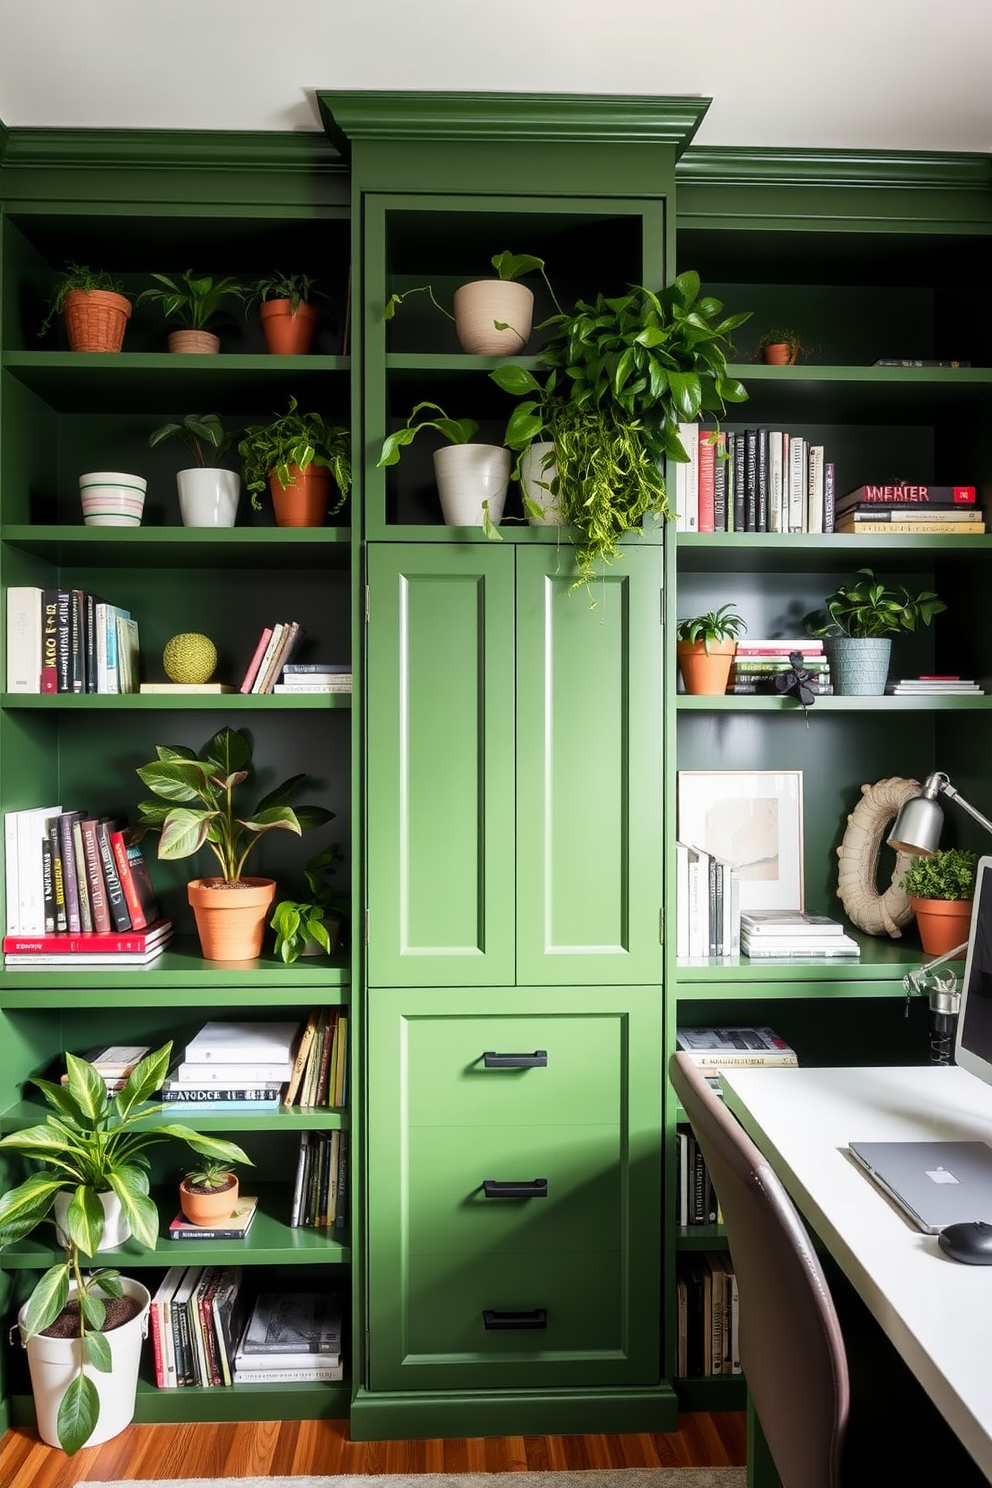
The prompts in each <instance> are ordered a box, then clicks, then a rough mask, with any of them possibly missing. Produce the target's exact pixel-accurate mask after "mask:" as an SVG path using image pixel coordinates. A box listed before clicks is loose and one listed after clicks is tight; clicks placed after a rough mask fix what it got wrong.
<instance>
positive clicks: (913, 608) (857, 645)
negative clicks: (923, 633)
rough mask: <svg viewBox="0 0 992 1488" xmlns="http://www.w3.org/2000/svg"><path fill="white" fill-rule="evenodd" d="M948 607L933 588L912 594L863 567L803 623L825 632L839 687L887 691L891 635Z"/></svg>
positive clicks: (860, 693) (862, 693) (857, 692)
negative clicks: (887, 582) (886, 582)
mask: <svg viewBox="0 0 992 1488" xmlns="http://www.w3.org/2000/svg"><path fill="white" fill-rule="evenodd" d="M946 609H947V606H946V605H945V604H944V602H943V600H941V599H939V598H938V597H937V595H936V594H935V593H934V592H933V590H930V589H921V590H920V592H919V593H918V594H912V593H911V592H910V591H909V590H908V589H907V588H906V587H905V585H903V584H895V585H891V586H890V585H886V584H885V583H883V581H882V580H881V579H879V578H876V576H875V574H874V573H873V571H872V570H871V569H870V568H859V569H858V576H857V578H856V579H854V580H852V581H851V582H850V583H847V584H841V585H840V586H839V587H838V588H837V589H835V590H834V592H833V593H832V594H828V595H827V598H826V599H825V600H824V608H823V609H819V610H813V611H811V612H810V613H809V614H808V615H806V616H805V617H804V621H803V623H804V625H805V626H806V628H807V630H808V631H809V633H810V635H813V636H822V637H823V641H824V651H825V653H826V656H827V659H828V661H829V663H830V681H831V683H832V684H833V689H834V692H835V693H837V694H839V695H843V696H847V697H875V696H880V695H881V694H882V693H884V691H885V680H886V677H887V676H888V670H889V656H890V653H891V650H892V637H893V636H894V635H897V634H899V632H900V631H912V630H915V629H916V627H917V626H918V625H929V624H930V622H931V620H932V619H933V617H934V615H939V614H940V612H941V610H946Z"/></svg>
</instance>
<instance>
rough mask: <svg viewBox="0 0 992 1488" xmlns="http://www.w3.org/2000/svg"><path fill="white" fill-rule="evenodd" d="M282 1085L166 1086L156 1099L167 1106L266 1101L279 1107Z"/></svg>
mask: <svg viewBox="0 0 992 1488" xmlns="http://www.w3.org/2000/svg"><path fill="white" fill-rule="evenodd" d="M281 1093H282V1085H275V1084H272V1083H270V1084H267V1085H218V1086H216V1087H215V1086H211V1087H210V1088H209V1089H205V1088H203V1087H201V1086H198V1085H169V1084H164V1085H163V1086H162V1089H161V1090H160V1091H159V1092H158V1095H157V1097H156V1099H158V1100H160V1101H162V1102H164V1103H165V1104H166V1105H169V1104H172V1103H176V1104H180V1105H182V1104H185V1105H192V1106H196V1105H200V1106H209V1105H212V1104H213V1103H214V1102H216V1101H264V1102H265V1104H266V1105H270V1104H271V1105H278V1104H279V1096H280V1094H281Z"/></svg>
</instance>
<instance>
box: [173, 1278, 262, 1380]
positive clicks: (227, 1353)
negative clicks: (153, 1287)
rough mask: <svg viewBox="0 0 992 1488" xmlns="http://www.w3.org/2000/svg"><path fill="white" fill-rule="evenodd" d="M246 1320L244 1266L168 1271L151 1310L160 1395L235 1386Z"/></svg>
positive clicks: (246, 1303) (246, 1304)
mask: <svg viewBox="0 0 992 1488" xmlns="http://www.w3.org/2000/svg"><path fill="white" fill-rule="evenodd" d="M247 1314H248V1301H247V1299H246V1297H245V1293H244V1288H243V1272H242V1268H241V1267H240V1266H170V1267H169V1269H168V1271H167V1272H166V1273H165V1276H164V1277H163V1279H162V1284H161V1286H160V1287H159V1288H158V1291H157V1292H156V1293H155V1294H154V1296H153V1297H152V1301H151V1307H150V1308H149V1321H150V1331H151V1335H152V1353H153V1355H154V1359H155V1383H156V1385H157V1386H158V1387H159V1389H160V1390H175V1389H180V1388H182V1387H183V1386H199V1387H200V1388H201V1389H204V1388H209V1387H211V1386H214V1385H231V1384H233V1383H234V1368H233V1362H234V1355H235V1351H236V1349H237V1346H238V1340H239V1339H240V1337H241V1334H242V1333H243V1331H244V1326H245V1321H246V1318H247Z"/></svg>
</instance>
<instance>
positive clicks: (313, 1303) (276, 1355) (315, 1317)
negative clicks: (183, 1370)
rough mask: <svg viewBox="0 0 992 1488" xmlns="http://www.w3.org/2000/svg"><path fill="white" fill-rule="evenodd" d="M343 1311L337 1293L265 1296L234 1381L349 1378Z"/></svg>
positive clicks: (245, 1340)
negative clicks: (343, 1344) (345, 1364)
mask: <svg viewBox="0 0 992 1488" xmlns="http://www.w3.org/2000/svg"><path fill="white" fill-rule="evenodd" d="M342 1312H343V1308H342V1304H341V1298H340V1297H338V1296H335V1294H334V1293H332V1292H263V1293H262V1294H261V1295H260V1296H259V1298H258V1300H257V1301H256V1303H255V1306H254V1308H253V1309H252V1313H251V1317H250V1318H249V1320H248V1326H247V1327H246V1328H245V1331H244V1334H243V1336H242V1338H241V1343H240V1346H239V1347H238V1350H237V1353H236V1354H235V1356H234V1370H233V1379H234V1383H235V1384H236V1385H250V1384H292V1383H299V1382H301V1381H310V1380H339V1379H341V1378H343V1375H344V1369H343V1365H342V1362H341V1319H342Z"/></svg>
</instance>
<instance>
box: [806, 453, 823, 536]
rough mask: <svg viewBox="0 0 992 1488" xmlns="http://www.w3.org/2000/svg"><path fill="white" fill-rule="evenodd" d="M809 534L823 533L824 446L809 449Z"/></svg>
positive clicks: (807, 514)
mask: <svg viewBox="0 0 992 1488" xmlns="http://www.w3.org/2000/svg"><path fill="white" fill-rule="evenodd" d="M806 530H807V532H822V531H823V445H822V444H811V445H810V447H809V475H808V497H807V509H806Z"/></svg>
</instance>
